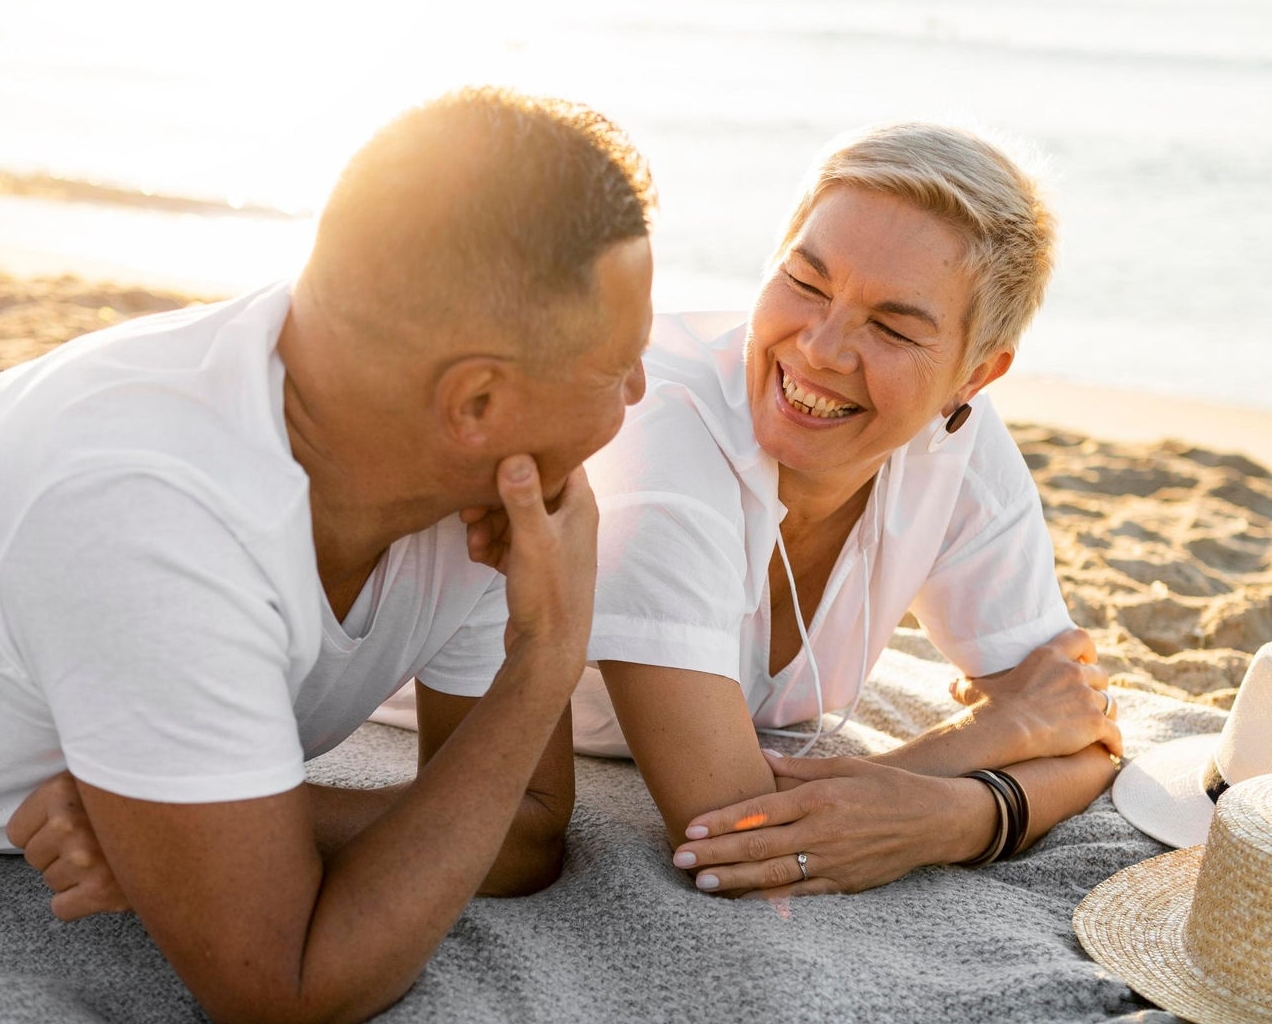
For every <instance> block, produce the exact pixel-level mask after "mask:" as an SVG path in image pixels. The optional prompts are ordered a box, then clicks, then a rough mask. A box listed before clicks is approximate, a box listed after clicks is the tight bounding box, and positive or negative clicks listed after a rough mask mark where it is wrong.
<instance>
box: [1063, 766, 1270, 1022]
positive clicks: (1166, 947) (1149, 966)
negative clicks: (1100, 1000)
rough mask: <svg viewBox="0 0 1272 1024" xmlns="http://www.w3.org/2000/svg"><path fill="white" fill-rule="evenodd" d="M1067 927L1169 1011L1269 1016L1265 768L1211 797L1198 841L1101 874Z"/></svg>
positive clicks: (1206, 1016)
mask: <svg viewBox="0 0 1272 1024" xmlns="http://www.w3.org/2000/svg"><path fill="white" fill-rule="evenodd" d="M1073 927H1074V931H1076V932H1077V935H1078V939H1079V940H1080V941H1081V943H1082V945H1083V948H1085V949H1086V951H1087V953H1088V954H1090V956H1091V958H1092V959H1093V960H1095V961H1097V962H1098V963H1100V964H1103V965H1104V966H1105V967H1108V968H1109V969H1110V970H1112V971H1114V972H1116V973H1117V974H1120V975H1121V976H1122V977H1123V978H1125V979H1126V981H1127V983H1128V984H1129V985H1130V986H1131V987H1132V988H1133V989H1135V990H1136V991H1137V992H1139V993H1140V994H1141V995H1143V996H1145V997H1147V998H1148V999H1151V1000H1152V1001H1153V1002H1155V1003H1157V1004H1158V1005H1159V1006H1161V1007H1162V1008H1163V1009H1165V1010H1168V1011H1170V1012H1171V1013H1173V1014H1175V1015H1176V1016H1178V1017H1183V1018H1184V1019H1186V1020H1190V1021H1195V1022H1196V1024H1261V1022H1272V775H1262V776H1258V777H1257V778H1253V779H1249V780H1247V781H1245V782H1241V783H1239V784H1237V785H1235V786H1233V787H1232V788H1231V789H1229V790H1228V791H1227V792H1226V793H1224V794H1223V796H1221V797H1220V798H1219V802H1218V805H1217V808H1216V811H1215V817H1214V821H1213V823H1212V824H1211V827H1210V835H1209V838H1208V840H1207V842H1206V845H1205V846H1196V847H1192V848H1189V849H1186V850H1176V851H1174V852H1171V853H1166V854H1163V855H1161V856H1160V857H1153V858H1151V859H1149V860H1146V861H1142V862H1140V863H1139V864H1133V865H1131V866H1130V867H1129V868H1126V869H1125V870H1123V871H1119V872H1118V873H1117V874H1116V875H1114V876H1113V877H1112V878H1109V879H1107V880H1106V881H1104V882H1101V883H1100V884H1099V885H1098V886H1096V887H1095V889H1094V890H1092V892H1091V893H1090V894H1089V895H1088V896H1087V897H1086V899H1084V900H1083V901H1082V902H1081V903H1080V904H1078V908H1077V910H1076V911H1074V915H1073Z"/></svg>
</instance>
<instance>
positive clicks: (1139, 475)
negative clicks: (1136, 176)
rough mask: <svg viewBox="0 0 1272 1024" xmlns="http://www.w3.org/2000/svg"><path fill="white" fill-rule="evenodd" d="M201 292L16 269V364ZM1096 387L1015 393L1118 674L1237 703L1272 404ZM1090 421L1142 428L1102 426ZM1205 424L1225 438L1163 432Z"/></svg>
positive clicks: (1252, 603)
mask: <svg viewBox="0 0 1272 1024" xmlns="http://www.w3.org/2000/svg"><path fill="white" fill-rule="evenodd" d="M197 301H200V299H197V298H195V297H193V296H190V295H184V294H180V293H177V292H164V291H156V290H150V289H146V288H137V287H127V286H120V285H112V284H100V283H90V282H86V281H84V280H81V279H79V278H76V277H69V276H64V277H57V278H25V277H9V276H5V275H3V274H0V369H3V368H5V367H8V366H12V365H14V364H16V363H19V362H21V361H23V360H25V359H31V358H34V357H36V356H39V355H40V354H42V353H44V352H47V351H48V350H50V349H52V348H53V347H55V346H56V345H58V344H60V343H61V342H63V341H66V340H67V339H69V338H72V337H75V336H76V335H79V334H82V333H84V332H86V331H91V330H96V329H98V328H101V327H106V326H109V325H111V324H114V323H118V322H120V321H122V320H124V319H127V318H129V317H132V316H137V315H139V314H143V313H151V312H158V311H162V310H170V309H177V308H180V307H182V306H185V305H188V304H190V303H193V302H197ZM1001 383H1002V384H1004V385H1006V384H1007V381H1006V380H1004V381H1003V382H1001ZM996 386H997V385H996ZM1066 387H1067V388H1068V389H1069V390H1067V391H1066V390H1065V389H1066ZM1031 388H1032V391H1031ZM1092 390H1093V389H1082V388H1073V387H1072V386H1067V385H1060V384H1058V383H1057V382H1054V381H1050V382H1047V381H1035V382H1029V381H1025V382H1024V383H1020V382H1014V383H1013V384H1012V387H1011V388H1010V389H1004V392H1003V400H1002V401H1000V402H999V405H1000V408H1002V409H1003V410H1004V414H1005V415H1006V416H1007V418H1008V420H1009V422H1010V423H1011V427H1012V431H1013V434H1014V435H1015V437H1016V440H1017V443H1018V444H1019V445H1020V448H1021V450H1022V451H1023V452H1024V455H1025V459H1026V461H1027V462H1028V464H1029V466H1030V469H1031V470H1032V472H1033V474H1034V478H1035V480H1036V481H1037V483H1038V489H1039V492H1040V494H1041V495H1042V502H1043V506H1044V509H1045V511H1046V516H1047V523H1048V526H1049V527H1050V530H1051V535H1052V539H1053V541H1054V543H1055V549H1056V570H1057V574H1058V576H1059V579H1060V583H1061V587H1062V589H1063V591H1064V595H1065V599H1066V601H1067V602H1068V604H1069V608H1070V609H1071V611H1072V614H1073V617H1074V620H1075V621H1076V622H1077V623H1078V624H1079V625H1080V626H1083V627H1085V628H1087V629H1089V630H1091V631H1092V633H1093V635H1094V637H1095V639H1096V643H1097V646H1098V647H1099V650H1100V658H1101V662H1102V664H1104V665H1105V667H1106V668H1107V669H1108V670H1109V672H1110V673H1111V674H1112V677H1113V682H1114V683H1115V685H1120V686H1126V687H1134V688H1138V689H1144V690H1152V691H1155V692H1158V693H1164V694H1169V695H1170V696H1174V697H1180V698H1183V699H1187V700H1193V701H1197V702H1200V703H1205V704H1211V705H1215V706H1218V707H1223V708H1227V707H1229V706H1230V705H1231V703H1232V698H1233V696H1234V694H1235V692H1236V687H1237V686H1238V685H1239V684H1240V682H1241V678H1242V676H1243V675H1244V673H1245V669H1246V665H1247V664H1248V663H1249V661H1250V657H1251V655H1252V654H1253V653H1254V652H1255V651H1256V650H1257V649H1258V648H1259V647H1260V646H1261V645H1262V644H1263V643H1264V642H1266V641H1272V474H1270V473H1269V471H1268V470H1267V469H1266V468H1264V466H1263V465H1262V464H1261V463H1260V462H1259V461H1257V460H1256V458H1254V457H1252V456H1253V455H1259V456H1263V457H1265V458H1266V457H1269V456H1265V455H1264V453H1265V452H1268V453H1272V416H1270V415H1268V414H1263V413H1257V412H1248V411H1241V410H1224V409H1222V408H1219V407H1214V406H1205V405H1202V404H1200V403H1188V402H1178V401H1174V400H1167V399H1155V398H1150V397H1146V396H1137V395H1133V394H1131V395H1122V397H1119V393H1117V392H1100V391H1099V389H1094V390H1095V391H1096V392H1097V394H1096V396H1095V399H1096V400H1093V398H1092ZM1128 407H1129V408H1131V409H1132V410H1133V412H1131V413H1129V414H1128V413H1127V412H1126V410H1127V408H1128ZM1021 410H1036V411H1038V412H1039V413H1040V414H1041V415H1040V416H1033V418H1034V419H1041V420H1042V421H1043V422H1061V423H1062V426H1066V424H1064V423H1063V421H1064V420H1065V418H1066V416H1065V411H1066V410H1069V411H1070V414H1069V416H1068V418H1069V420H1070V424H1069V425H1068V427H1069V429H1057V428H1055V427H1052V426H1040V425H1037V424H1036V423H1035V424H1024V423H1020V422H1016V421H1015V420H1016V417H1018V416H1019V415H1020V412H1021ZM1030 415H1031V416H1032V413H1030ZM1102 418H1103V419H1102ZM1074 420H1077V421H1079V422H1081V423H1082V424H1083V426H1084V428H1087V429H1093V430H1096V429H1098V427H1099V425H1100V424H1101V422H1105V423H1107V424H1108V426H1109V434H1110V436H1113V437H1118V438H1130V439H1125V440H1123V439H1117V440H1110V439H1105V440H1097V439H1093V438H1091V437H1087V436H1085V435H1084V434H1082V433H1077V432H1074V431H1073V430H1072V429H1071V423H1072V421H1074ZM1190 425H1191V426H1192V427H1193V428H1194V430H1193V435H1192V439H1193V441H1197V440H1203V439H1202V438H1198V437H1196V434H1198V433H1201V434H1204V435H1205V437H1204V440H1205V441H1206V442H1207V444H1210V445H1215V444H1216V442H1217V443H1218V448H1216V447H1202V446H1200V445H1199V444H1194V443H1190V442H1189V441H1184V440H1161V439H1160V438H1162V437H1165V436H1168V435H1169V436H1174V437H1179V436H1180V435H1181V433H1183V431H1185V430H1188V429H1189V426H1190ZM1181 428H1182V429H1181Z"/></svg>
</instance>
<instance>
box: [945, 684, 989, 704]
mask: <svg viewBox="0 0 1272 1024" xmlns="http://www.w3.org/2000/svg"><path fill="white" fill-rule="evenodd" d="M950 696H951V697H953V698H954V699H955V700H956V701H958V703H960V704H962V705H963V706H964V707H970V706H971V705H973V704H975V703H976V702H977V701H978V700H982V699H983V698H984V696H985V691H984V690H982V689H980V687H978V686H977V685H976V683H975V682H974V681H973V680H971V679H968V678H967V677H966V676H963V677H961V678H959V679H955V680H954V682H952V683H950Z"/></svg>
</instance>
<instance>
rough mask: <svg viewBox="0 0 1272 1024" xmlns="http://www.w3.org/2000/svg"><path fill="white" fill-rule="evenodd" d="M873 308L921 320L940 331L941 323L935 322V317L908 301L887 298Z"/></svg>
mask: <svg viewBox="0 0 1272 1024" xmlns="http://www.w3.org/2000/svg"><path fill="white" fill-rule="evenodd" d="M875 309H877V310H879V311H880V312H883V313H893V314H895V315H896V316H909V317H913V318H914V319H916V320H922V321H923V322H924V323H925V324H927V325H928V326H929V327H931V328H932V330H934V331H938V332H939V331H940V329H941V325H940V324H939V323H938V322H937V319H936V317H934V316H933V315H932V314H931V313H929V312H928V311H927V310H926V309H924V308H923V307H922V306H912V305H910V304H909V303H908V302H895V301H893V300H891V299H889V300H888V301H886V302H880V303H877V304H876V305H875Z"/></svg>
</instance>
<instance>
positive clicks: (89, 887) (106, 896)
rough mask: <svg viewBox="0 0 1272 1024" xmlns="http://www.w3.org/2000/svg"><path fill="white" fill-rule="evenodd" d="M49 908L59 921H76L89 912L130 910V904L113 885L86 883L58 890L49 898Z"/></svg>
mask: <svg viewBox="0 0 1272 1024" xmlns="http://www.w3.org/2000/svg"><path fill="white" fill-rule="evenodd" d="M49 909H50V910H52V911H53V916H54V917H56V918H58V919H59V920H61V921H76V920H78V919H79V918H81V917H88V916H89V915H90V914H100V913H103V912H106V913H120V912H122V911H125V910H131V909H132V905H131V904H129V902H128V900H127V898H126V897H125V896H124V894H123V893H122V892H120V891H119V889H118V888H116V887H114V886H111V887H110V889H109V890H107V889H104V888H103V887H101V886H100V885H96V884H90V883H86V884H83V885H76V886H72V887H71V888H70V889H67V890H66V891H65V892H59V893H58V894H57V895H56V896H54V897H53V898H52V899H51V900H49Z"/></svg>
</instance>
